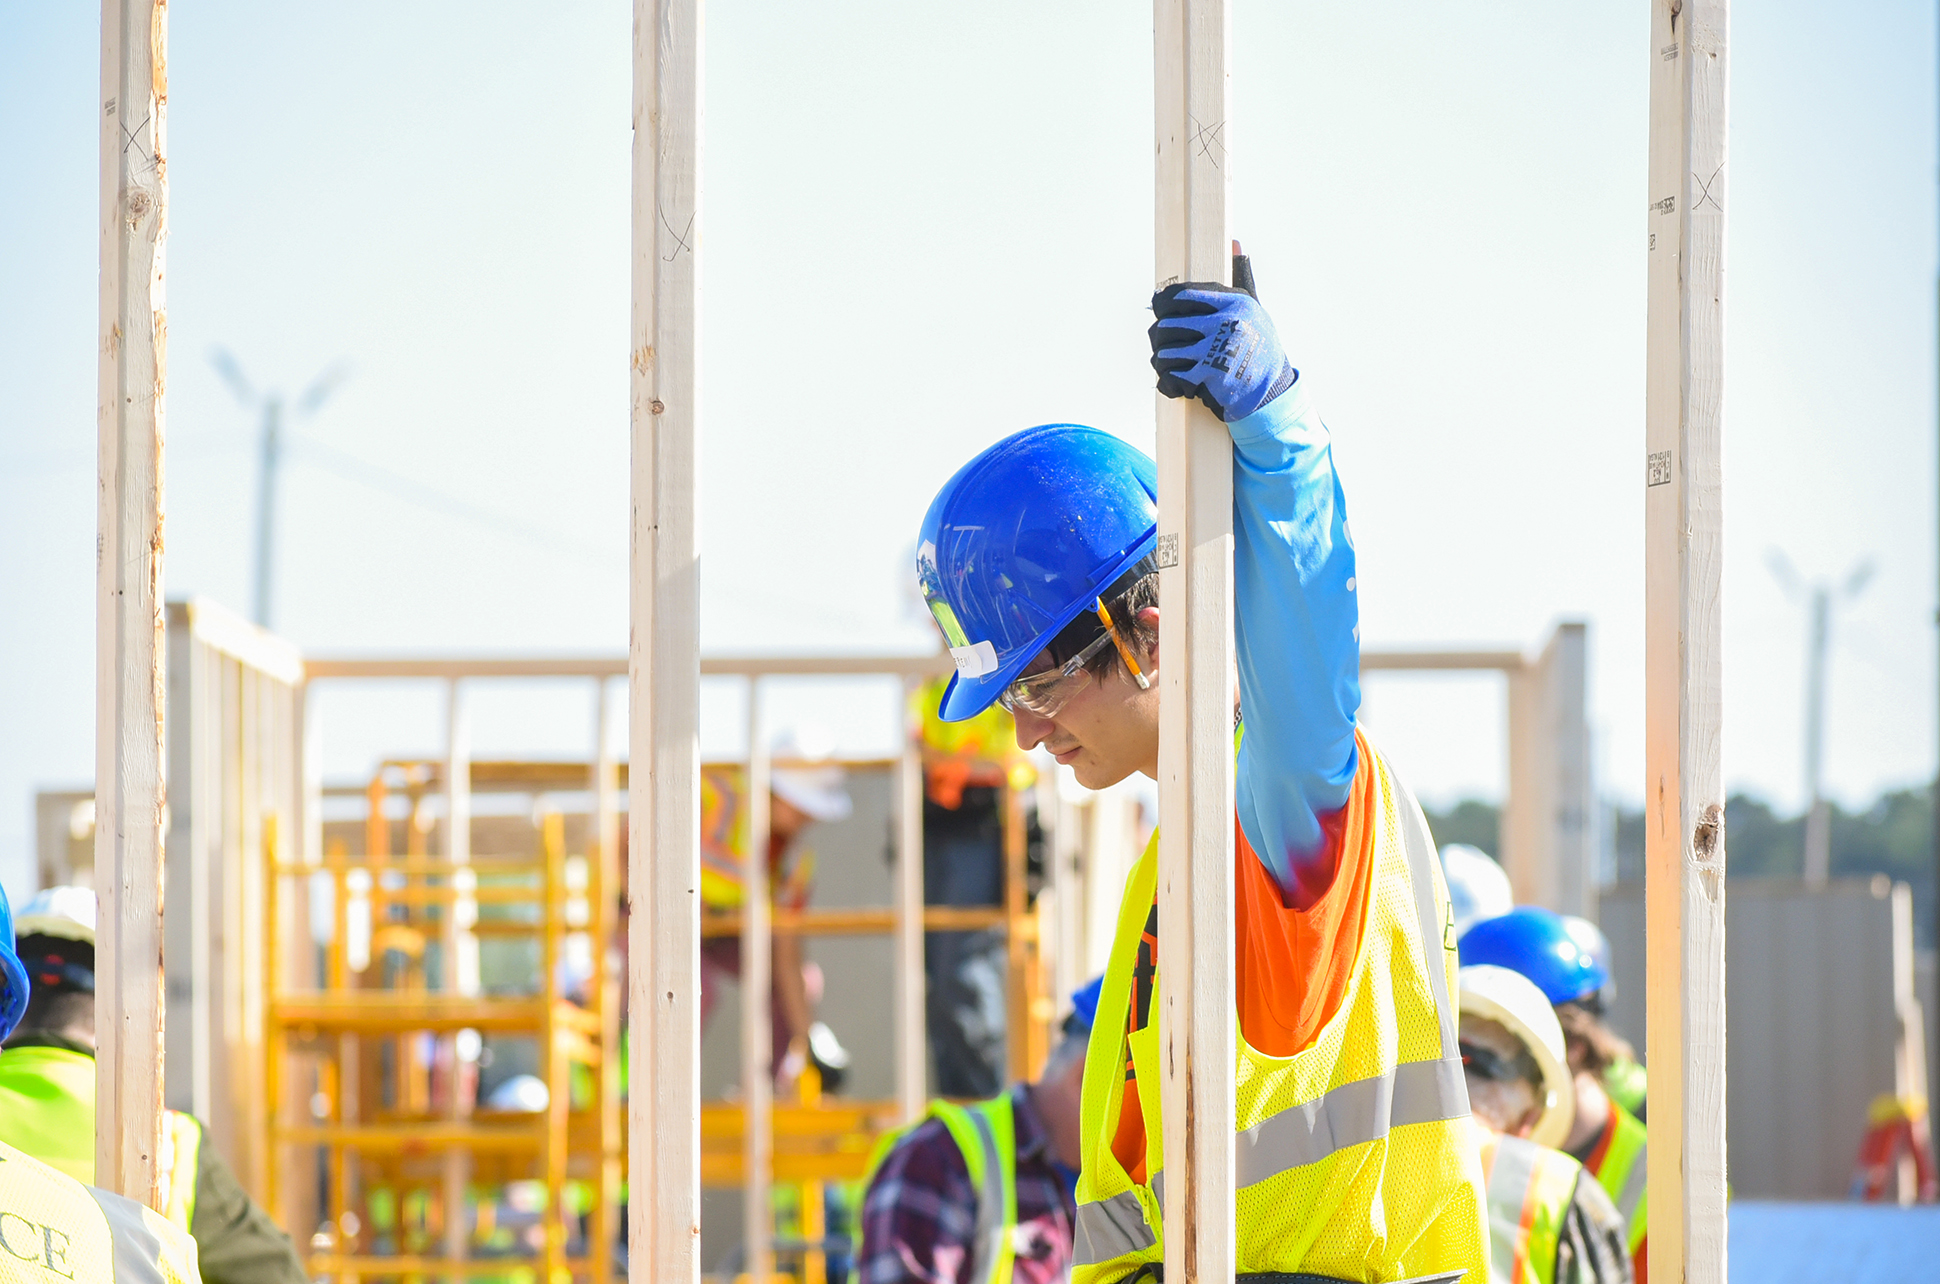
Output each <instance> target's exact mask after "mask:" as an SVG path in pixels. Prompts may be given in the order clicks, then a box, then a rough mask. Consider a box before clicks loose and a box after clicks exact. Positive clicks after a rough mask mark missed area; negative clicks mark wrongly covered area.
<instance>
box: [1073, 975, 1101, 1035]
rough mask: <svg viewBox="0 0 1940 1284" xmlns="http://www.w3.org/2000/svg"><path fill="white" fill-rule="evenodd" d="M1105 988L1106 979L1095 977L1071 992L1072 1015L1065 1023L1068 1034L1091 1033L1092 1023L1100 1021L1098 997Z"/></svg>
mask: <svg viewBox="0 0 1940 1284" xmlns="http://www.w3.org/2000/svg"><path fill="white" fill-rule="evenodd" d="M1104 988H1105V978H1104V977H1102V976H1094V977H1092V978H1091V979H1090V980H1089V981H1086V982H1085V983H1084V984H1083V985H1081V986H1079V987H1078V988H1077V989H1075V990H1073V991H1071V1015H1070V1016H1069V1017H1067V1018H1066V1019H1065V1022H1064V1032H1065V1033H1066V1034H1076V1033H1078V1032H1079V1031H1085V1032H1089V1031H1090V1029H1091V1027H1092V1023H1093V1022H1095V1021H1097V1019H1098V995H1099V994H1100V993H1101V992H1103V990H1104Z"/></svg>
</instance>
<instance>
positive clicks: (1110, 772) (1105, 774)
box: [1066, 749, 1132, 789]
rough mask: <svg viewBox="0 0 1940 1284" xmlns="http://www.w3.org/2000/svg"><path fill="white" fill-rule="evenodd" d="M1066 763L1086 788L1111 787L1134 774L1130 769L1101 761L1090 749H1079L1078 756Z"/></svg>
mask: <svg viewBox="0 0 1940 1284" xmlns="http://www.w3.org/2000/svg"><path fill="white" fill-rule="evenodd" d="M1066 765H1067V766H1069V767H1070V768H1071V774H1072V775H1074V776H1076V777H1077V778H1078V783H1079V784H1081V785H1083V786H1084V787H1085V788H1086V789H1109V788H1111V787H1112V786H1113V785H1115V784H1117V783H1118V782H1119V781H1121V780H1123V779H1124V778H1125V777H1127V776H1129V775H1131V774H1132V773H1131V771H1130V770H1129V769H1125V770H1120V769H1119V768H1117V767H1116V766H1114V765H1113V764H1111V763H1107V762H1103V761H1101V760H1100V759H1099V758H1098V757H1097V755H1095V754H1093V753H1092V752H1091V751H1090V750H1089V749H1080V750H1078V753H1077V756H1076V757H1074V758H1072V759H1071V760H1070V761H1069V762H1068V763H1067V764H1066Z"/></svg>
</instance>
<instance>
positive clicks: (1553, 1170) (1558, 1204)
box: [1477, 1128, 1583, 1284]
mask: <svg viewBox="0 0 1940 1284" xmlns="http://www.w3.org/2000/svg"><path fill="white" fill-rule="evenodd" d="M1477 1131H1478V1132H1479V1131H1481V1129H1479V1128H1478V1129H1477ZM1582 1170H1583V1166H1582V1165H1581V1164H1579V1163H1577V1162H1576V1161H1575V1160H1574V1159H1572V1158H1570V1157H1569V1156H1568V1155H1566V1154H1564V1153H1563V1152H1562V1151H1560V1150H1551V1149H1550V1148H1549V1147H1547V1146H1538V1145H1537V1144H1536V1143H1535V1142H1533V1141H1530V1140H1528V1139H1526V1138H1523V1137H1503V1136H1498V1135H1496V1134H1493V1133H1491V1134H1489V1135H1488V1136H1487V1137H1486V1138H1485V1139H1484V1141H1483V1142H1482V1172H1483V1176H1484V1179H1485V1180H1486V1181H1487V1182H1488V1202H1489V1284H1555V1279H1556V1247H1557V1245H1558V1244H1559V1243H1561V1242H1562V1236H1563V1222H1564V1220H1565V1219H1566V1218H1567V1217H1568V1216H1569V1211H1570V1204H1571V1202H1573V1201H1574V1200H1575V1198H1576V1177H1577V1174H1578V1173H1580V1172H1582Z"/></svg>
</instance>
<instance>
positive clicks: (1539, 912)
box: [1457, 905, 1610, 1004]
mask: <svg viewBox="0 0 1940 1284" xmlns="http://www.w3.org/2000/svg"><path fill="white" fill-rule="evenodd" d="M1457 949H1458V950H1459V951H1460V954H1461V959H1462V966H1463V967H1470V966H1472V965H1474V964H1477V963H1492V964H1494V965H1495V966H1497V967H1506V968H1508V969H1509V970H1510V971H1512V972H1520V973H1522V974H1523V975H1524V976H1526V977H1528V978H1529V979H1530V980H1532V981H1534V982H1535V983H1536V988H1537V989H1539V990H1541V991H1542V992H1543V997H1544V998H1546V999H1548V1000H1549V1001H1550V1002H1551V1003H1552V1004H1556V1003H1576V1002H1580V1001H1582V1000H1585V999H1588V998H1590V997H1592V996H1593V995H1595V994H1596V993H1597V992H1598V991H1599V990H1601V989H1602V988H1603V987H1604V986H1606V985H1608V984H1609V983H1610V969H1609V968H1608V967H1606V966H1604V964H1603V963H1602V962H1601V961H1600V960H1599V959H1598V958H1597V957H1596V956H1595V955H1594V954H1592V953H1591V952H1590V951H1589V950H1587V949H1585V948H1584V947H1583V944H1582V942H1581V941H1579V940H1578V939H1577V938H1576V936H1575V935H1574V934H1573V933H1571V931H1570V929H1569V924H1568V923H1566V922H1564V921H1563V917H1562V916H1561V915H1560V914H1552V913H1550V912H1549V911H1548V910H1546V909H1538V908H1537V907H1536V906H1534V905H1521V906H1518V907H1516V908H1515V909H1512V910H1510V911H1509V912H1508V913H1507V914H1502V915H1499V916H1497V917H1495V918H1485V919H1483V920H1482V921H1481V922H1479V923H1477V924H1475V926H1473V927H1471V928H1469V930H1468V931H1466V932H1464V933H1463V934H1462V939H1461V940H1460V941H1459V942H1457Z"/></svg>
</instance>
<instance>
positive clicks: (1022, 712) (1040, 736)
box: [1011, 704, 1055, 753]
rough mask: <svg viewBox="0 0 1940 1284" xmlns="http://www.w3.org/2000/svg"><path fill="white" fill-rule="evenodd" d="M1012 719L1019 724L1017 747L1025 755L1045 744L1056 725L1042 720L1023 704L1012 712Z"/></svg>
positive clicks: (1047, 719)
mask: <svg viewBox="0 0 1940 1284" xmlns="http://www.w3.org/2000/svg"><path fill="white" fill-rule="evenodd" d="M1011 717H1013V718H1014V719H1016V722H1017V747H1018V748H1019V749H1022V750H1023V751H1024V752H1025V753H1029V752H1030V751H1031V750H1033V749H1035V748H1037V747H1038V746H1039V745H1041V744H1043V743H1044V738H1045V737H1046V736H1048V735H1050V734H1051V729H1052V727H1053V726H1054V725H1055V724H1054V723H1053V722H1052V721H1051V720H1050V719H1049V718H1040V717H1038V716H1037V715H1036V714H1034V713H1032V712H1031V711H1030V710H1029V709H1026V708H1025V707H1024V706H1023V705H1021V704H1020V705H1018V706H1017V707H1016V708H1014V709H1012V710H1011Z"/></svg>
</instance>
